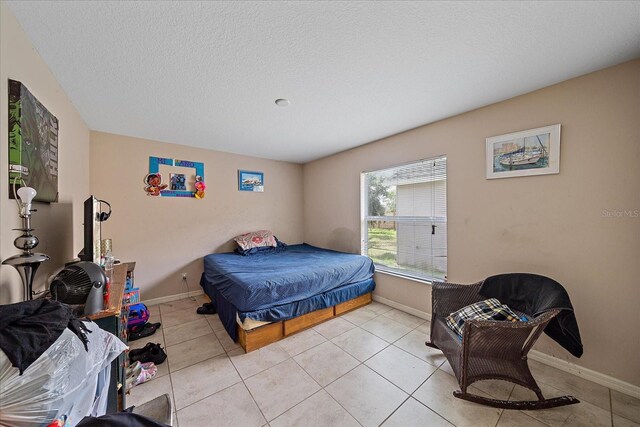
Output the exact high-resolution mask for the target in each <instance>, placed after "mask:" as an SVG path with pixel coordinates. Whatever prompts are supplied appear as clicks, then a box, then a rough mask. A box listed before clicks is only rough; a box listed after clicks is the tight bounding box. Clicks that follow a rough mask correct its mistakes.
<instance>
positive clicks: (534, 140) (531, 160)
mask: <svg viewBox="0 0 640 427" xmlns="http://www.w3.org/2000/svg"><path fill="white" fill-rule="evenodd" d="M555 173H560V124H556V125H551V126H545V127H541V128H536V129H529V130H523V131H520V132H514V133H509V134H506V135H499V136H492V137H490V138H487V140H486V174H487V179H494V178H510V177H515V176H532V175H547V174H555Z"/></svg>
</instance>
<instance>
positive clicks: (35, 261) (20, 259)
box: [2, 253, 49, 301]
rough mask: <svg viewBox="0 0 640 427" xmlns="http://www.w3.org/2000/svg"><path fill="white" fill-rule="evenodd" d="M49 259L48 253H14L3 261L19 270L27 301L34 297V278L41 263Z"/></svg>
mask: <svg viewBox="0 0 640 427" xmlns="http://www.w3.org/2000/svg"><path fill="white" fill-rule="evenodd" d="M48 259H49V256H48V255H45V254H39V253H34V254H20V255H14V256H12V257H9V258H7V259H5V260H4V261H2V264H4V265H10V266H12V267H14V268H15V269H16V270H18V273H19V274H20V278H21V279H22V285H23V287H24V300H25V301H27V300H31V299H33V279H34V278H35V276H36V271H37V270H38V267H40V264H41V263H43V262H44V261H46V260H48Z"/></svg>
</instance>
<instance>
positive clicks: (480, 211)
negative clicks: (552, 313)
mask: <svg viewBox="0 0 640 427" xmlns="http://www.w3.org/2000/svg"><path fill="white" fill-rule="evenodd" d="M554 123H561V124H562V141H561V150H562V152H561V164H560V174H559V175H546V176H537V177H524V178H511V179H497V180H487V179H485V166H484V159H485V157H484V155H485V138H486V137H489V136H494V135H500V134H505V133H509V132H514V131H519V130H524V129H531V128H536V127H540V126H545V125H550V124H554ZM441 154H446V155H447V162H448V192H447V194H448V215H449V217H448V221H449V229H448V231H449V240H448V248H449V249H448V251H449V253H448V263H449V267H448V274H449V280H450V281H452V282H462V283H469V282H472V281H476V280H480V279H482V278H484V277H487V276H489V275H492V274H497V273H501V272H512V271H519V272H534V273H539V274H543V275H547V276H550V277H553V278H555V279H556V280H558V281H559V282H560V283H562V284H563V285H564V286H565V287H566V288H567V290H568V291H569V294H570V296H571V299H572V302H573V304H574V306H575V309H576V314H577V317H578V322H579V326H580V329H581V333H582V338H583V343H584V346H585V353H584V356H583V357H582V358H581V359H579V360H578V359H574V358H573V357H572V356H570V355H569V354H568V353H567V352H565V351H564V350H563V349H562V348H561V347H559V346H558V345H557V344H555V343H554V342H552V341H551V340H549V339H546V337H544V339H542V340H541V341H539V343H538V345H537V349H538V350H540V351H543V352H545V353H548V354H550V355H553V356H556V357H559V358H561V359H565V360H569V361H571V362H574V363H577V364H579V365H581V366H584V367H587V368H590V369H594V370H596V371H598V372H601V373H604V374H607V375H611V376H613V377H615V378H619V379H621V380H623V381H627V382H630V383H632V384H635V385H640V362H639V360H640V359H639V358H638V357H637V355H638V354H639V353H640V334H639V333H638V331H637V329H636V327H635V325H636V323H637V317H638V314H637V310H638V302H639V301H640V262H639V260H640V218H638V217H637V214H636V216H635V217H628V216H626V217H625V216H622V217H615V216H614V217H608V216H607V215H606V214H605V212H604V211H610V212H612V211H615V210H627V211H635V212H636V213H637V212H638V211H640V60H635V61H632V62H628V63H625V64H622V65H619V66H616V67H612V68H608V69H605V70H602V71H599V72H596V73H593V74H589V75H586V76H583V77H579V78H576V79H572V80H569V81H566V82H563V83H560V84H557V85H555V86H551V87H548V88H545V89H541V90H538V91H535V92H532V93H529V94H526V95H523V96H519V97H517V98H513V99H510V100H507V101H504V102H500V103H498V104H494V105H490V106H487V107H484V108H481V109H478V110H475V111H471V112H469V113H465V114H462V115H459V116H456V117H452V118H449V119H446V120H442V121H440V122H436V123H432V124H430V125H427V126H423V127H420V128H417V129H414V130H411V131H408V132H405V133H402V134H399V135H395V136H392V137H389V138H386V139H383V140H380V141H377V142H374V143H371V144H368V145H365V146H362V147H359V148H356V149H353V150H350V151H347V152H343V153H340V154H337V155H334V156H331V157H328V158H325V159H321V160H318V161H315V162H312V163H309V164H306V165H304V192H305V195H308V196H305V205H304V224H305V230H304V231H305V240H306V241H307V242H308V243H311V244H315V245H319V246H325V247H330V248H334V249H339V250H344V251H348V252H358V250H359V247H360V231H359V230H360V224H359V215H360V213H359V200H360V195H359V174H360V172H361V171H365V170H372V169H378V168H385V167H389V166H393V165H398V164H402V163H406V162H409V161H412V160H418V159H422V158H427V157H432V156H436V155H441ZM311 196H312V197H311ZM613 215H616V214H613ZM376 282H377V285H378V287H377V289H376V294H378V295H380V296H382V297H385V298H388V299H391V300H393V301H396V302H399V303H402V304H405V305H407V306H410V307H413V308H416V309H419V310H423V311H427V312H430V287H429V286H428V285H425V284H421V283H416V282H412V281H408V280H404V279H399V278H395V277H391V276H387V275H383V274H377V275H376Z"/></svg>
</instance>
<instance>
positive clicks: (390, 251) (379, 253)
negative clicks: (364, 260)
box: [368, 227, 398, 267]
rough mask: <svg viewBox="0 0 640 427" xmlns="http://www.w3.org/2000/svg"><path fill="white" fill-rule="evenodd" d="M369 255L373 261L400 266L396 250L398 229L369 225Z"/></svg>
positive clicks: (390, 265)
mask: <svg viewBox="0 0 640 427" xmlns="http://www.w3.org/2000/svg"><path fill="white" fill-rule="evenodd" d="M368 234H369V244H368V248H369V250H368V255H369V257H371V259H372V260H373V262H376V263H378V264H384V265H387V266H389V267H398V264H397V262H396V252H397V250H398V245H397V243H398V238H397V235H396V234H397V233H396V230H389V229H386V228H373V227H369V233H368Z"/></svg>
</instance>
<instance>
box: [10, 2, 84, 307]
mask: <svg viewBox="0 0 640 427" xmlns="http://www.w3.org/2000/svg"><path fill="white" fill-rule="evenodd" d="M0 19H1V22H0V160H1V161H0V200H1V204H2V206H1V208H0V242H1V243H0V258H1V259H5V258H8V257H9V256H12V255H15V254H17V253H19V251H18V250H17V249H16V248H15V247H14V246H13V239H14V238H15V237H17V236H18V232H16V231H12V228H17V227H20V226H21V224H20V220H19V218H18V210H17V207H16V204H15V201H14V200H12V199H11V200H10V199H9V194H8V191H9V190H8V185H6V183H7V174H8V165H7V157H6V155H7V153H8V150H9V148H8V129H7V120H6V119H7V115H8V112H7V103H8V99H7V97H8V94H7V90H8V84H7V79H13V80H18V81H21V82H22V83H24V84H25V85H26V86H27V87H28V88H29V90H30V91H31V93H33V94H34V95H35V96H36V98H38V100H39V101H41V102H42V103H43V104H44V106H45V107H47V109H48V110H49V111H50V112H51V113H53V114H54V115H55V116H56V117H57V118H58V120H59V124H60V133H59V135H58V144H59V149H60V152H59V161H58V167H59V176H58V191H59V201H60V202H59V203H52V204H45V203H38V204H36V205H35V208H36V209H38V212H36V213H34V215H33V226H34V227H35V228H36V231H35V235H36V236H37V237H38V238H39V239H40V245H39V246H38V247H37V248H36V250H37V251H38V252H43V253H46V254H48V255H50V256H51V257H52V259H51V260H50V261H47V262H45V263H44V264H43V265H42V267H41V269H40V271H39V272H38V275H37V276H36V281H35V286H34V289H35V290H42V289H44V280H45V278H46V277H47V275H48V274H50V273H51V272H52V271H53V270H54V269H56V268H57V267H60V266H61V265H62V264H63V263H64V262H65V261H69V260H71V259H72V258H73V257H74V256H75V255H76V254H77V253H78V252H79V251H80V249H82V201H83V200H84V198H86V197H87V196H88V194H89V129H88V128H87V126H86V125H85V123H84V121H83V120H82V118H81V117H80V115H79V114H78V112H77V111H76V109H75V108H74V106H73V105H72V104H71V102H70V101H69V99H68V98H67V96H66V95H65V93H64V92H63V91H62V89H61V88H60V85H59V84H58V82H57V81H56V79H55V77H54V76H53V74H52V73H51V72H50V71H49V69H48V68H47V66H46V64H45V63H44V61H43V60H42V58H41V57H40V55H38V53H37V52H36V51H35V49H34V47H33V45H32V44H31V42H30V41H29V39H28V38H27V36H26V34H25V33H24V32H23V31H22V28H20V25H19V24H18V22H17V21H16V19H15V17H14V16H13V15H12V14H11V12H10V11H9V9H8V8H7V6H6V5H5V3H4V2H0ZM21 299H22V282H21V281H20V278H19V276H18V273H17V271H16V270H15V269H14V268H13V267H10V266H2V267H0V304H3V303H8V302H16V301H20V300H21Z"/></svg>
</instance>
